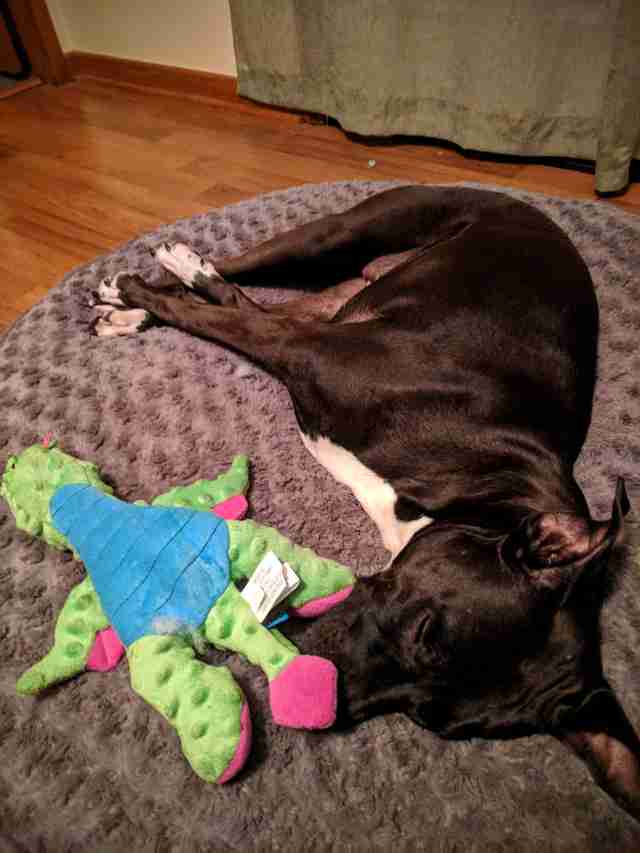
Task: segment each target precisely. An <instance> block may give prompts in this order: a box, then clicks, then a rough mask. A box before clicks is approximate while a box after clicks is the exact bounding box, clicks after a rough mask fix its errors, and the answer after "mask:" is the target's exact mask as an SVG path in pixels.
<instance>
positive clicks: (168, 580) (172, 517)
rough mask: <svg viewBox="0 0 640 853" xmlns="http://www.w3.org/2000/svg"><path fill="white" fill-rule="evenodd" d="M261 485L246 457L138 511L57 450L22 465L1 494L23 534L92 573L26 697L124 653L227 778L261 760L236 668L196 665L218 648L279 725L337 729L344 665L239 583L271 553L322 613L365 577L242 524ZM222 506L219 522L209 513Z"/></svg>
mask: <svg viewBox="0 0 640 853" xmlns="http://www.w3.org/2000/svg"><path fill="white" fill-rule="evenodd" d="M248 483H249V478H248V460H247V458H246V457H244V456H237V457H236V458H235V460H234V462H233V464H232V466H231V468H230V469H229V471H228V472H227V473H225V474H223V475H222V476H220V477H218V478H217V479H216V480H214V481H207V480H199V481H198V482H196V483H194V484H192V485H190V486H186V487H178V488H175V489H172V490H171V491H170V492H168V493H167V494H165V495H162V496H160V497H159V498H156V499H155V500H154V501H153V502H152V505H151V506H148V505H146V504H144V503H143V502H141V501H138V502H136V503H135V504H128V503H125V502H123V501H120V500H118V499H117V498H115V497H113V490H112V489H111V488H110V487H109V486H108V485H106V484H105V483H104V482H103V481H102V480H101V479H100V476H99V472H98V469H97V467H96V466H95V465H93V464H91V463H89V462H83V461H81V460H79V459H76V458H74V457H73V456H70V455H68V454H66V453H63V452H62V451H61V450H60V449H58V448H57V447H56V446H55V444H48V443H46V442H45V443H44V444H42V445H34V446H33V447H30V448H28V449H27V450H25V451H23V452H22V453H21V454H20V455H19V456H13V457H11V458H10V459H9V461H8V463H7V466H6V470H5V473H4V475H3V478H2V485H1V487H0V494H2V496H3V497H4V498H5V500H6V501H7V502H8V504H9V506H10V507H11V510H12V512H13V513H14V515H15V518H16V523H17V525H18V527H20V528H21V529H23V530H26V531H27V532H28V533H30V534H32V535H34V536H40V537H42V538H43V539H44V540H45V541H46V542H48V543H49V544H50V545H53V546H54V547H55V548H59V549H71V550H72V551H73V553H74V555H75V556H76V557H77V558H78V559H80V560H82V561H83V562H84V564H85V567H86V569H87V571H88V577H87V578H85V579H84V580H83V581H82V582H81V583H80V584H78V585H77V586H76V587H75V588H74V589H73V590H72V591H71V593H70V594H69V596H68V598H67V600H66V602H65V604H64V606H63V608H62V611H61V612H60V615H59V616H58V620H57V623H56V628H55V641H54V645H53V648H52V649H51V650H50V651H49V653H48V654H47V655H45V657H44V658H43V659H42V660H40V661H39V662H38V663H36V664H35V666H33V667H32V668H31V669H29V670H28V671H27V672H25V673H24V675H23V676H22V677H21V678H20V680H19V681H18V685H17V689H18V692H19V693H23V694H33V693H37V692H39V691H40V690H42V689H44V688H45V687H47V686H49V685H51V684H54V683H56V682H59V681H62V680H64V679H67V678H70V677H72V676H73V675H76V674H77V673H80V672H82V671H84V670H85V669H87V668H89V669H109V668H111V667H112V666H113V665H115V663H116V662H117V660H118V658H119V656H120V654H121V653H122V648H123V645H124V647H125V648H126V653H127V658H128V662H129V669H130V672H131V683H132V686H133V689H134V690H135V691H136V692H137V693H138V694H139V695H140V696H142V698H143V699H145V700H146V701H147V702H148V703H149V704H150V705H152V706H153V707H154V708H155V709H156V710H157V711H159V712H160V713H161V714H162V715H163V716H164V717H165V719H166V720H168V722H169V723H170V724H171V725H172V726H173V727H174V728H175V729H176V731H177V732H178V735H179V737H180V741H181V745H182V749H183V752H184V754H185V756H186V758H187V760H188V761H189V763H190V764H191V766H192V767H193V769H194V770H195V772H196V773H197V774H198V775H199V776H200V777H201V778H202V779H204V780H205V781H207V782H214V781H215V782H227V781H228V780H229V779H231V778H232V777H233V776H234V775H235V774H236V773H237V772H238V771H239V770H240V769H241V767H242V766H243V764H244V762H245V761H246V759H247V756H248V754H249V750H250V744H251V720H250V715H249V710H248V706H247V703H246V700H245V698H244V695H243V693H242V691H241V690H240V688H239V687H238V685H237V684H236V682H235V681H234V679H233V676H232V675H231V673H230V671H229V669H228V668H227V667H224V666H219V667H213V666H210V665H208V664H205V663H204V662H202V661H199V660H197V659H196V656H195V653H196V650H197V649H198V648H201V645H202V644H203V643H206V642H209V643H212V644H213V645H214V646H216V647H217V648H220V649H230V650H233V651H236V652H240V653H242V654H244V655H245V656H246V657H247V658H248V659H249V660H250V661H251V662H252V663H255V664H257V665H258V666H260V667H261V668H262V670H263V671H264V673H265V675H266V676H267V679H268V681H269V699H270V705H271V711H272V714H273V716H274V719H275V721H276V722H277V723H279V724H280V725H285V726H292V727H294V728H308V729H321V728H326V727H328V726H330V725H331V724H332V723H333V722H334V720H335V713H336V701H337V697H336V691H337V672H336V670H335V667H334V666H333V664H332V663H331V662H330V661H328V660H325V659H324V658H319V657H315V656H310V655H302V654H300V652H299V651H298V650H297V649H296V647H295V646H294V645H293V643H291V642H290V641H289V640H288V639H286V638H285V637H284V636H283V635H282V634H280V633H279V632H278V631H276V630H269V629H268V628H267V627H265V626H264V625H263V624H261V622H259V621H258V619H257V618H256V616H255V615H254V612H253V610H252V609H251V607H250V606H249V604H248V602H247V601H246V600H245V598H244V597H243V596H242V595H241V593H240V591H239V590H238V588H237V586H236V582H237V581H242V580H246V579H249V578H250V577H251V575H252V574H253V572H254V571H255V569H256V567H257V566H258V564H259V563H260V561H261V560H262V558H263V556H264V555H265V554H266V552H268V551H271V552H273V553H274V554H275V555H276V556H277V557H278V558H279V560H281V561H283V562H286V563H287V564H289V566H290V567H291V568H292V569H293V570H294V572H295V573H296V575H297V576H298V577H299V578H300V581H301V583H300V586H299V587H298V588H297V589H295V591H293V592H292V593H291V594H290V596H289V597H288V599H287V601H286V604H287V605H288V606H289V607H290V609H291V610H292V612H294V613H296V614H297V615H301V616H316V615H320V614H321V613H323V612H325V611H326V610H328V609H330V608H331V607H333V606H335V604H337V603H339V602H340V601H343V600H344V599H345V598H346V597H347V596H348V595H349V594H350V592H351V589H352V587H353V583H354V577H353V575H352V574H351V572H350V571H349V570H348V569H347V568H345V567H344V566H341V565H339V564H338V563H335V562H332V561H330V560H324V559H320V558H319V557H318V556H316V555H315V554H314V553H313V552H312V551H310V550H309V549H303V548H300V547H298V546H297V545H294V544H293V543H291V542H290V541H289V540H288V539H286V538H285V537H284V536H282V535H280V534H279V533H278V532H277V531H276V530H274V529H272V528H269V527H265V526H263V525H260V524H257V523H255V522H253V521H247V520H245V521H241V520H238V519H239V517H240V516H242V514H243V512H244V509H245V508H246V502H245V501H244V498H243V493H244V492H246V490H247V488H248ZM221 501H222V503H220V502H221ZM214 506H215V509H216V510H217V512H218V513H219V515H216V514H214V513H212V512H210V511H209V510H210V509H211V508H212V507H214ZM221 515H224V516H226V518H223V517H221Z"/></svg>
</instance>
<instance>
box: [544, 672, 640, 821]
mask: <svg viewBox="0 0 640 853" xmlns="http://www.w3.org/2000/svg"><path fill="white" fill-rule="evenodd" d="M554 717H555V719H554V721H553V722H552V724H551V733H552V734H553V735H555V737H557V738H558V739H559V740H560V741H561V742H562V743H564V745H565V746H567V747H568V748H570V749H571V750H573V752H575V753H576V755H578V756H579V757H580V758H581V759H582V760H583V761H584V762H585V763H586V764H587V766H588V767H589V770H590V771H591V774H592V776H593V778H594V780H595V781H596V782H597V784H598V785H600V787H601V788H603V789H604V790H605V791H606V792H607V793H608V794H609V796H610V797H612V798H613V799H614V800H615V801H616V802H617V803H618V805H620V806H621V807H622V808H623V809H625V811H627V812H628V813H629V814H631V815H633V817H635V819H636V820H638V821H640V741H639V740H638V737H637V735H636V733H635V732H634V730H633V727H632V726H631V723H630V722H629V720H628V719H627V716H626V714H625V712H624V710H623V709H622V706H621V705H620V703H619V701H618V699H617V698H616V696H615V694H614V692H613V690H612V689H611V687H610V686H609V684H607V683H606V682H605V681H604V680H603V681H602V684H601V686H600V687H599V688H598V689H596V690H594V691H592V692H591V693H590V695H589V696H588V697H587V698H586V700H584V701H583V702H582V704H581V705H580V706H579V707H578V708H573V709H572V708H567V707H563V708H560V709H556V713H555V714H554Z"/></svg>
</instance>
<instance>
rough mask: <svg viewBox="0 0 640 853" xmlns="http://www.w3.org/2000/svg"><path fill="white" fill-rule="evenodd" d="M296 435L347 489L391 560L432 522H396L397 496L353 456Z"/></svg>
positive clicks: (321, 439) (327, 443)
mask: <svg viewBox="0 0 640 853" xmlns="http://www.w3.org/2000/svg"><path fill="white" fill-rule="evenodd" d="M300 435H301V438H302V441H303V443H304V446H305V447H306V448H307V450H308V451H309V453H310V454H311V455H312V456H313V457H314V459H316V460H317V461H318V462H319V463H320V464H321V465H323V466H324V467H325V468H326V469H327V471H329V473H330V474H332V475H333V477H334V478H335V479H336V480H337V481H338V482H339V483H342V484H343V485H345V486H348V487H349V488H350V489H351V491H352V492H353V494H354V495H355V496H356V498H357V499H358V501H359V503H360V504H361V506H362V508H363V509H364V511H365V512H366V513H367V515H369V516H370V517H371V518H372V519H373V521H374V522H375V524H376V525H377V527H378V530H379V531H380V535H381V536H382V542H383V544H384V547H385V548H386V549H387V550H388V551H390V552H391V553H392V554H393V555H394V556H395V555H396V554H397V553H398V552H399V551H401V550H402V548H404V546H405V545H406V544H407V542H408V541H409V540H410V539H411V537H412V536H413V535H414V533H416V531H418V530H420V529H421V528H423V527H426V526H427V525H428V524H431V522H432V521H433V519H432V518H429V517H428V516H426V515H425V516H422V517H421V518H417V519H415V520H414V521H400V519H398V518H397V517H396V513H395V504H396V500H397V497H398V496H397V494H396V493H395V491H394V489H393V487H392V486H391V485H390V484H389V483H388V482H387V481H386V480H383V479H382V477H379V476H378V475H377V474H375V473H374V472H373V471H371V470H370V469H369V468H367V467H366V465H363V464H362V462H360V460H359V459H358V458H357V457H356V456H354V455H353V453H351V452H350V451H348V450H345V448H344V447H340V446H339V445H337V444H334V443H333V442H332V441H330V440H329V439H328V438H325V437H324V436H319V437H318V438H316V439H311V438H309V436H307V435H305V434H304V433H302V432H301V433H300Z"/></svg>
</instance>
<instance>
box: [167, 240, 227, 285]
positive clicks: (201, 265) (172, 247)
mask: <svg viewBox="0 0 640 853" xmlns="http://www.w3.org/2000/svg"><path fill="white" fill-rule="evenodd" d="M156 259H157V260H158V261H159V262H160V264H161V265H162V266H163V267H164V268H165V269H166V270H168V271H169V272H171V273H173V275H175V276H177V277H178V278H179V279H180V281H182V282H184V284H186V285H187V287H196V286H197V284H198V278H199V277H200V276H204V277H205V278H208V279H211V278H215V279H221V276H220V275H219V273H218V272H217V270H216V268H215V267H214V266H213V264H212V263H211V262H210V261H207V260H206V259H205V258H203V257H201V256H200V255H199V254H198V253H197V252H194V251H193V249H190V248H189V246H187V245H185V244H184V243H163V244H162V245H161V246H158V248H157V249H156Z"/></svg>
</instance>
